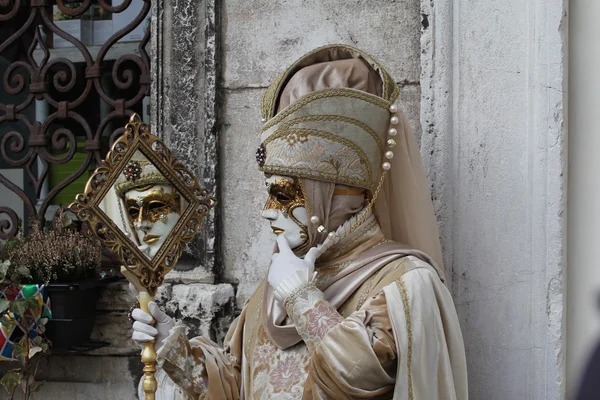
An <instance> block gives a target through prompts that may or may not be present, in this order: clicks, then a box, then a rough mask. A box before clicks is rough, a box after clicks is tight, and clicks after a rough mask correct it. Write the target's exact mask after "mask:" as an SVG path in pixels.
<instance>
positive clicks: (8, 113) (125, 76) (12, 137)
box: [0, 0, 150, 239]
mask: <svg viewBox="0 0 600 400" xmlns="http://www.w3.org/2000/svg"><path fill="white" fill-rule="evenodd" d="M54 4H56V6H57V7H58V9H59V10H60V11H61V12H62V13H64V14H65V15H68V16H71V17H79V16H82V15H83V14H84V13H86V12H87V11H88V10H89V9H90V7H91V6H92V5H94V6H96V5H97V6H98V7H100V8H101V9H103V10H104V11H105V12H109V13H119V12H123V11H125V10H126V9H127V8H128V7H130V6H131V4H132V0H122V3H120V4H118V5H112V4H109V3H107V2H106V1H105V0H83V1H81V2H78V3H70V4H69V3H68V2H67V1H65V0H56V2H55V3H54V0H30V1H29V2H23V1H22V0H0V38H1V39H0V62H2V63H3V64H4V66H2V64H0V74H1V79H2V83H1V84H2V88H1V90H0V134H1V136H2V137H1V140H0V157H1V158H0V169H13V168H15V169H21V170H23V171H24V173H23V175H24V177H25V179H26V182H27V186H28V187H29V188H30V189H29V190H26V189H25V188H24V186H25V183H24V184H22V185H21V184H19V182H17V183H15V182H14V181H13V180H11V179H9V178H8V177H7V176H6V175H5V174H2V173H0V186H3V187H4V188H1V189H2V190H4V191H5V193H6V190H8V191H10V192H12V193H14V194H16V195H17V196H18V197H19V198H20V199H21V200H22V202H23V209H24V213H25V215H27V216H28V217H29V218H33V219H37V220H40V221H43V220H44V219H45V216H46V214H47V212H48V209H49V207H50V205H51V203H52V201H53V199H54V198H55V197H56V195H57V194H58V193H59V192H60V191H61V190H63V189H64V188H65V187H67V186H68V185H70V184H72V183H73V182H75V181H76V180H77V179H78V178H80V177H82V176H84V174H86V173H88V172H89V171H91V170H92V169H93V168H94V167H95V166H96V165H99V164H100V163H101V161H102V159H103V156H104V154H105V152H106V151H107V150H108V148H109V147H110V145H111V144H112V143H113V142H114V140H115V139H116V138H117V137H119V136H120V135H121V134H122V133H123V126H124V125H125V122H126V121H127V120H128V119H129V117H131V115H133V114H134V113H136V112H137V113H141V110H142V107H143V99H144V98H145V97H147V96H149V95H150V60H149V57H148V54H147V52H146V45H147V44H148V42H149V40H150V29H148V28H147V29H146V32H145V34H144V36H143V38H142V40H141V41H139V42H138V43H134V44H128V47H126V48H127V49H131V50H130V51H129V54H122V55H120V56H118V57H116V58H114V57H113V56H111V54H110V53H111V51H113V50H114V49H115V47H118V46H121V48H123V45H124V44H123V43H118V41H119V40H120V39H122V38H123V37H124V36H125V35H127V34H128V33H130V32H132V31H133V30H134V29H136V27H138V26H139V25H140V24H142V23H143V21H144V20H145V19H146V17H147V16H148V13H149V11H150V0H144V1H143V5H142V7H141V10H140V11H139V13H138V14H137V15H136V16H135V18H133V19H132V20H131V22H130V23H129V24H128V25H126V26H125V27H124V28H123V29H121V30H119V31H117V32H115V33H114V34H113V35H112V36H111V37H110V38H109V39H108V40H106V42H105V43H104V44H102V45H101V46H94V48H93V50H92V49H91V48H88V47H86V46H85V45H84V44H83V43H82V42H81V41H80V40H78V39H77V38H75V37H74V36H72V35H70V34H68V33H67V32H65V31H63V30H61V29H59V27H58V26H57V25H56V23H55V21H53V16H52V7H53V5H54ZM73 4H75V6H74V7H73ZM77 4H78V5H77ZM51 35H54V36H57V37H60V38H62V39H64V40H66V41H67V42H69V43H70V44H71V45H72V46H71V47H70V51H69V52H68V54H70V56H69V57H68V58H66V57H64V56H61V51H60V50H62V49H55V48H50V46H49V40H48V37H50V36H51ZM121 52H122V51H121ZM126 52H127V51H126ZM113 53H114V51H113ZM134 53H137V54H134ZM74 54H75V55H76V56H74ZM111 57H112V58H111ZM100 102H102V103H103V106H104V110H105V112H104V113H103V115H99V112H97V111H93V110H94V108H93V107H92V106H91V105H90V104H95V106H96V108H98V105H99V104H100ZM40 108H44V109H45V110H46V111H45V113H44V116H43V118H40V117H39V115H36V116H34V114H35V113H36V112H37V113H38V114H39V109H40ZM113 126H114V127H116V128H115V129H113V128H112V127H113ZM76 152H80V153H84V154H85V156H84V157H83V159H82V161H81V164H80V165H79V167H78V168H76V169H75V170H74V171H72V173H71V174H70V175H69V176H66V177H65V178H64V179H62V180H60V181H59V182H54V183H53V185H52V187H49V185H48V181H49V174H50V170H51V168H52V166H54V165H58V164H65V163H67V162H69V161H71V160H73V158H74V156H75V153H76ZM20 223H21V221H19V218H18V214H17V212H16V210H15V206H14V205H11V204H9V205H7V204H2V207H0V239H7V238H10V237H13V236H15V235H16V234H17V231H18V228H19V226H20Z"/></svg>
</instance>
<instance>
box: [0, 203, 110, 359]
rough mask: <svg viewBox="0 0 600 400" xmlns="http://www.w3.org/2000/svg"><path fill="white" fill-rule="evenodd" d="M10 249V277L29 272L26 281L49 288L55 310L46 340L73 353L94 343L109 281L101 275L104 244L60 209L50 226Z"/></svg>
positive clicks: (36, 225) (36, 228) (7, 254)
mask: <svg viewBox="0 0 600 400" xmlns="http://www.w3.org/2000/svg"><path fill="white" fill-rule="evenodd" d="M7 247H8V248H7V249H6V251H5V258H6V259H8V260H10V267H9V273H10V272H11V271H18V270H25V269H27V270H28V271H29V277H26V278H24V279H22V280H21V283H25V284H37V285H44V287H45V290H46V294H47V296H48V298H49V299H50V303H51V310H52V319H50V320H49V321H48V323H47V325H46V336H47V338H48V339H49V340H50V341H51V343H52V347H53V348H56V349H68V348H72V347H76V346H80V345H82V344H84V343H86V342H87V341H89V338H90V335H91V332H92V329H93V327H94V321H95V316H96V301H97V299H98V297H99V294H100V289H101V286H102V285H103V284H104V283H105V282H106V281H107V279H102V278H101V276H100V273H99V272H100V265H101V259H102V247H101V244H100V242H99V241H98V240H97V239H96V238H95V237H94V236H93V235H92V234H91V233H90V232H86V231H85V230H81V229H78V227H77V225H76V224H75V223H74V222H73V221H72V220H71V219H70V217H69V216H68V214H67V213H66V212H64V211H63V210H59V211H58V212H57V214H56V217H55V218H54V220H53V221H52V223H51V226H50V227H43V226H41V225H40V224H39V223H37V222H34V223H32V224H31V229H30V232H29V235H27V236H26V237H22V238H20V239H19V240H18V241H16V242H15V243H14V244H11V245H10V246H7Z"/></svg>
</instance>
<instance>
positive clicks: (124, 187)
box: [115, 172, 171, 196]
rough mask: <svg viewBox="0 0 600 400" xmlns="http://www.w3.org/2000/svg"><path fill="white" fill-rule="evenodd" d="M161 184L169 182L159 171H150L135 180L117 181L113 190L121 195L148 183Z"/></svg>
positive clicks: (168, 183)
mask: <svg viewBox="0 0 600 400" xmlns="http://www.w3.org/2000/svg"><path fill="white" fill-rule="evenodd" d="M161 184H164V185H170V184H171V182H169V181H168V180H167V178H165V177H164V175H163V174H161V173H160V172H152V173H149V174H144V175H143V176H142V177H141V178H139V179H136V180H135V181H125V182H122V183H117V184H116V185H115V192H116V193H117V196H122V195H123V193H125V192H127V191H129V190H131V189H135V188H140V187H143V186H148V185H161Z"/></svg>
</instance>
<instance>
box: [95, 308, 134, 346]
mask: <svg viewBox="0 0 600 400" xmlns="http://www.w3.org/2000/svg"><path fill="white" fill-rule="evenodd" d="M131 333H132V325H131V322H129V318H128V316H127V311H110V312H102V313H98V315H97V316H96V323H95V324H94V330H93V331H92V337H91V339H92V340H101V341H106V342H109V343H110V345H109V346H107V347H102V348H100V349H97V350H94V351H90V352H89V353H88V354H93V355H130V354H139V352H140V347H139V346H138V345H137V344H136V343H135V342H134V341H133V340H132V339H131Z"/></svg>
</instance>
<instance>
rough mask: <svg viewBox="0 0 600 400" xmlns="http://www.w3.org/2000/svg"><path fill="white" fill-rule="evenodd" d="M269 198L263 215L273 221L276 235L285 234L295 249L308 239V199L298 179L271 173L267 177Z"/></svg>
mask: <svg viewBox="0 0 600 400" xmlns="http://www.w3.org/2000/svg"><path fill="white" fill-rule="evenodd" d="M265 183H266V185H267V189H268V191H269V198H268V199H267V203H266V204H265V207H264V210H263V212H262V217H263V218H264V219H266V220H268V221H269V222H270V223H271V229H272V230H273V233H275V234H276V235H285V237H286V239H287V241H288V243H289V244H290V248H292V249H295V248H297V247H299V246H301V245H302V244H304V243H306V241H307V240H308V228H307V224H308V212H307V210H306V207H305V205H306V199H305V198H304V194H303V193H302V188H301V187H300V183H299V181H298V179H294V178H290V177H286V176H279V175H271V176H270V177H268V178H266V179H265Z"/></svg>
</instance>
